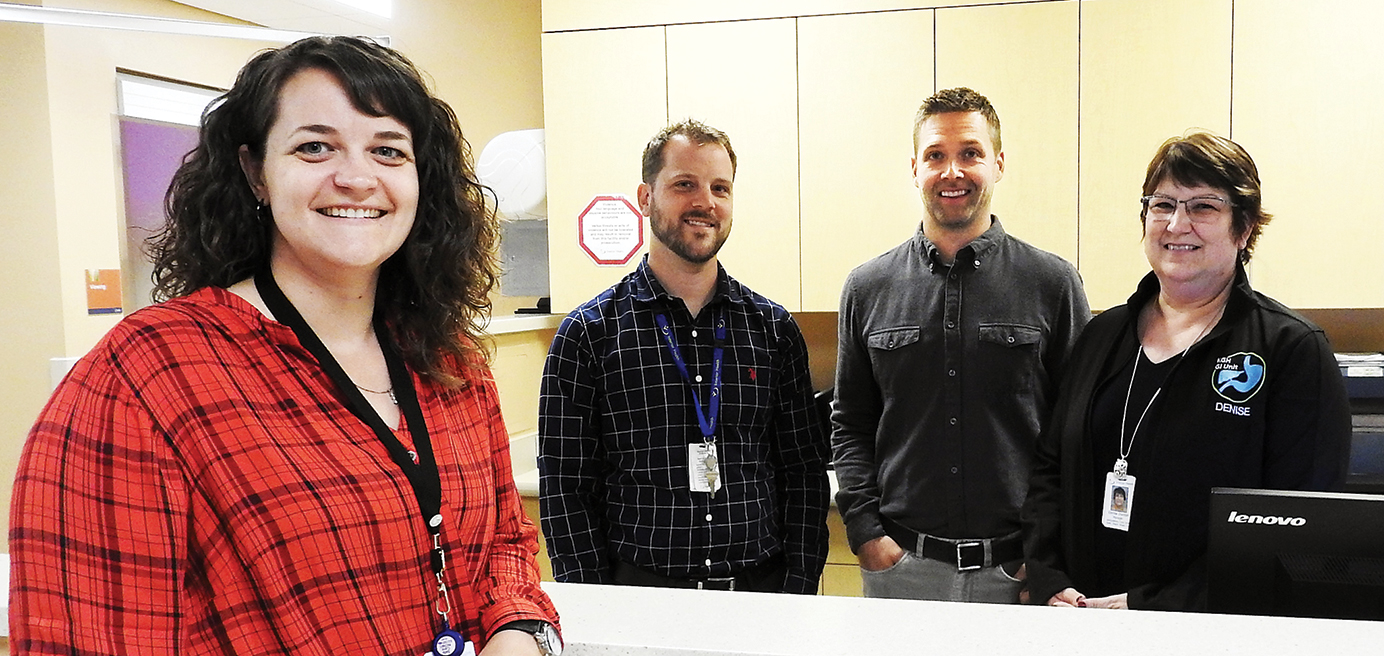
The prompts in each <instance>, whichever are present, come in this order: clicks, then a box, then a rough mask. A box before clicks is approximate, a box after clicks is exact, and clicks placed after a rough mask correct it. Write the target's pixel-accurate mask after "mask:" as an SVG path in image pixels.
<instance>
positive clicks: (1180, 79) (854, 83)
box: [544, 0, 1384, 312]
mask: <svg viewBox="0 0 1384 656" xmlns="http://www.w3.org/2000/svg"><path fill="white" fill-rule="evenodd" d="M559 4H562V3H559ZM828 4H830V6H831V7H833V8H834V7H836V5H835V4H831V3H828ZM935 4H937V3H921V2H920V3H915V4H911V5H909V6H910V7H912V6H920V5H921V6H924V7H927V6H932V5H935ZM974 4H977V3H971V2H955V3H951V5H952V6H948V7H943V8H936V9H933V8H918V9H910V8H908V7H904V6H900V7H898V9H899V10H891V11H871V10H870V9H869V8H860V9H841V10H840V11H836V10H835V9H831V10H830V11H829V10H828V9H827V8H826V7H827V5H820V6H819V5H813V8H809V7H806V6H802V8H801V11H800V12H799V13H797V14H796V15H797V16H798V17H796V18H794V17H786V18H767V17H766V16H767V15H766V16H761V15H759V14H756V13H754V12H755V11H758V10H759V9H763V10H764V11H769V9H766V7H767V5H766V6H765V7H759V8H758V9H752V8H746V9H744V12H745V15H739V14H736V15H734V16H731V17H727V16H722V15H721V14H719V13H718V14H714V15H713V17H712V18H708V19H706V20H726V21H728V22H703V23H691V24H677V25H669V26H667V27H666V28H665V27H641V28H621V29H605V30H599V29H592V30H587V31H572V32H549V33H548V34H545V35H544V66H545V70H544V73H545V75H544V78H545V102H546V112H547V116H548V119H547V120H548V123H547V127H548V140H549V216H550V219H549V221H550V235H551V252H552V255H551V265H552V270H553V271H555V272H560V275H559V276H555V277H554V280H553V283H552V287H553V298H554V303H553V306H554V309H555V310H556V311H565V310H566V309H569V308H570V307H572V306H574V305H575V304H577V303H580V302H582V301H585V300H586V299H588V298H590V297H591V296H593V295H594V294H595V293H597V292H599V291H600V290H601V289H603V288H604V287H606V286H608V285H609V284H610V283H611V282H613V281H614V280H615V279H616V278H618V277H619V275H620V274H622V273H623V272H624V270H623V269H622V270H609V269H601V268H598V267H596V266H595V265H593V264H591V263H590V261H589V260H588V259H586V257H585V255H584V254H583V253H582V252H581V250H580V249H579V248H578V247H577V246H576V243H575V242H576V238H575V217H576V215H577V213H579V212H580V210H581V209H582V207H579V205H582V206H584V203H585V202H588V201H589V200H590V198H591V197H592V196H593V195H596V194H605V193H612V192H619V193H625V194H633V193H634V188H635V186H636V185H637V184H638V155H639V152H640V151H641V149H642V147H643V144H644V143H645V141H647V139H648V138H649V136H650V135H652V134H653V133H654V131H656V130H657V129H658V128H659V127H660V126H662V125H664V124H665V123H666V122H667V121H668V120H669V119H673V120H677V119H681V118H683V117H686V116H694V117H696V118H700V119H703V120H705V121H706V122H708V123H710V124H711V125H714V126H716V127H719V128H722V129H724V130H726V131H727V133H728V134H729V135H730V137H731V140H732V142H733V143H734V144H735V145H736V149H737V151H738V153H739V155H740V168H739V173H738V175H737V180H736V202H735V218H736V221H735V226H734V230H733V233H732V236H731V238H730V241H729V242H727V245H726V247H725V249H724V251H723V261H724V262H725V264H726V266H727V268H728V269H729V270H730V271H731V273H732V274H733V275H735V276H736V277H738V278H740V279H742V280H743V281H744V282H745V283H746V284H748V285H749V286H750V287H752V288H754V289H755V290H756V291H759V292H761V293H763V294H765V295H767V296H769V297H770V298H772V299H774V300H775V301H777V302H779V303H781V304H783V305H784V306H785V307H788V308H789V309H790V310H802V311H825V312H831V311H835V310H836V309H837V306H838V302H839V296H840V289H841V283H842V282H843V281H844V279H845V276H846V274H847V273H848V272H849V271H850V270H851V269H852V268H854V267H856V266H858V265H859V264H861V263H863V262H865V261H866V260H868V259H870V258H871V257H874V256H875V255H878V254H880V253H882V252H884V251H885V250H887V249H889V248H891V247H893V246H894V245H897V244H898V243H900V242H902V241H903V240H904V239H906V238H907V237H908V235H909V234H911V233H912V231H913V230H914V229H915V227H916V226H917V224H918V221H919V220H920V219H921V206H920V203H919V201H918V197H917V190H916V188H914V186H913V184H912V179H911V176H910V173H909V167H908V160H909V158H910V157H911V156H912V143H911V140H912V135H911V130H912V120H911V119H912V115H913V113H914V112H915V111H916V109H917V107H918V105H919V103H921V102H922V100H924V99H925V98H926V97H927V96H928V95H930V94H931V93H933V92H934V91H935V90H936V89H938V88H946V87H952V86H969V87H971V88H974V89H976V90H977V91H979V92H981V93H983V94H985V95H986V96H988V97H989V98H990V99H991V100H992V102H994V104H995V106H996V108H997V110H998V111H999V113H1000V118H1001V121H1002V124H1003V126H1004V134H1003V137H1004V139H1003V140H1004V144H1003V148H1004V151H1005V175H1004V179H1003V180H1002V181H1001V182H1000V183H999V184H998V186H997V187H996V192H995V201H994V203H995V204H994V209H995V212H996V214H998V215H999V216H1000V217H1001V219H1002V220H1004V222H1005V226H1006V228H1007V229H1008V230H1009V231H1010V232H1011V233H1013V234H1015V235H1016V236H1018V237H1020V238H1022V239H1024V240H1026V241H1029V242H1030V243H1033V244H1034V245H1036V246H1038V247H1040V248H1043V249H1045V250H1049V251H1052V252H1054V253H1057V254H1058V255H1060V256H1062V257H1064V258H1066V259H1068V260H1069V261H1072V262H1073V263H1075V264H1076V265H1077V267H1078V268H1079V270H1080V271H1081V274H1082V277H1083V279H1084V281H1085V284H1086V291H1087V295H1088V297H1089V298H1090V302H1091V307H1092V308H1094V309H1097V310H1103V309H1106V308H1109V307H1111V306H1113V305H1116V304H1119V303H1123V302H1124V300H1125V299H1126V298H1127V297H1128V295H1129V294H1130V293H1131V292H1132V291H1133V289H1134V287H1135V284H1136V283H1137V281H1138V280H1139V278H1140V277H1142V276H1143V275H1144V274H1145V273H1146V272H1147V271H1148V262H1147V260H1146V258H1145V257H1144V254H1143V248H1142V244H1141V237H1142V231H1141V228H1140V224H1139V209H1140V207H1139V196H1140V195H1142V189H1141V186H1142V182H1143V177H1144V171H1145V168H1146V167H1147V165H1148V161H1149V159H1150V158H1151V157H1152V155H1153V153H1154V152H1155V150H1157V148H1158V146H1159V145H1160V144H1161V143H1162V142H1163V141H1164V140H1166V139H1168V138H1169V137H1172V136H1176V135H1181V134H1184V133H1186V132H1187V131H1188V130H1193V129H1202V130H1210V131H1212V132H1214V133H1217V134H1221V135H1229V136H1230V137H1231V138H1233V139H1235V140H1237V141H1239V142H1240V143H1242V144H1243V145H1244V146H1245V147H1246V148H1247V149H1248V150H1249V151H1250V153H1251V155H1253V156H1254V158H1255V160H1256V162H1258V163H1259V166H1260V172H1261V176H1262V178H1263V182H1264V188H1265V205H1266V207H1267V208H1268V210H1269V211H1270V212H1273V213H1274V214H1275V215H1276V217H1277V218H1276V219H1275V220H1274V222H1273V224H1272V225H1270V226H1268V228H1267V229H1266V231H1265V233H1264V237H1263V239H1262V240H1261V242H1260V244H1259V247H1258V252H1257V254H1256V256H1255V259H1254V262H1252V263H1251V267H1250V274H1251V280H1252V281H1253V282H1254V284H1255V286H1256V288H1258V289H1260V290H1262V291H1264V292H1266V293H1268V294H1270V295H1272V296H1274V297H1276V298H1278V299H1279V300H1281V301H1283V302H1284V303H1286V304H1288V305H1290V306H1293V307H1320V308H1347V307H1384V258H1380V257H1378V255H1377V252H1378V251H1379V250H1380V249H1381V247H1384V238H1381V236H1380V234H1381V232H1380V231H1379V230H1378V226H1379V224H1380V220H1379V218H1378V217H1377V210H1374V209H1373V205H1375V203H1373V202H1371V201H1372V199H1371V198H1369V197H1368V196H1367V194H1368V191H1369V190H1370V189H1372V183H1373V182H1374V180H1375V179H1376V178H1377V177H1379V176H1378V175H1376V173H1377V172H1378V170H1379V169H1380V166H1379V165H1377V164H1375V158H1374V157H1373V155H1374V154H1375V152H1377V151H1378V150H1380V148H1381V147H1384V127H1381V125H1378V124H1377V122H1372V121H1370V120H1369V118H1370V117H1371V116H1373V114H1374V113H1375V110H1376V109H1377V108H1378V107H1379V106H1380V105H1381V104H1382V103H1381V101H1384V86H1381V85H1380V84H1379V83H1378V80H1379V79H1380V78H1381V77H1384V40H1380V39H1378V38H1376V37H1375V36H1374V34H1373V33H1372V32H1371V31H1370V30H1371V28H1372V27H1373V26H1376V25H1378V24H1380V23H1381V20H1382V19H1384V8H1381V7H1379V6H1377V3H1360V2H1352V1H1350V0H1325V1H1323V2H1319V3H1300V2H1294V1H1293V0H1239V2H1232V0H1161V1H1160V2H1148V1H1146V0H1100V1H1099V2H1096V1H1079V0H1047V1H1038V2H1025V3H1013V4H1011V3H1005V2H996V3H986V4H985V5H984V6H969V5H974ZM958 5H967V6H958ZM603 6H604V7H606V10H608V12H616V13H619V12H620V11H621V10H620V9H619V8H618V7H616V6H615V5H612V4H610V3H606V4H605V5H603ZM727 7H729V5H727V6H726V7H721V8H720V9H718V10H717V11H721V12H722V13H724V12H725V11H732V10H731V9H728V8H727ZM757 7H758V5H757ZM773 7H774V8H773V11H774V12H790V11H797V10H790V9H787V8H786V7H788V5H779V4H775V5H774V6H773ZM862 7H863V6H862ZM547 10H548V8H547V7H546V5H545V12H546V11H547ZM629 11H630V12H633V13H631V14H630V15H631V16H632V15H634V13H638V12H636V11H635V10H633V9H631V10H629ZM641 11H642V10H641ZM732 13H734V12H733V11H732ZM771 13H772V12H771ZM660 15H662V14H660ZM775 15H785V14H782V13H779V14H775ZM786 15H788V16H792V15H794V14H792V13H789V14H786ZM627 17H628V16H627ZM732 18H739V19H753V20H731V19H732ZM631 20H633V19H631ZM620 24H625V23H624V22H623V21H615V22H614V23H612V25H620ZM549 29H551V28H549ZM665 34H666V38H665ZM1232 37H1233V38H1232ZM1232 73H1233V74H1232ZM1232 97H1233V101H1234V102H1233V103H1232ZM1309 134H1310V135H1312V138H1314V140H1322V139H1323V137H1319V136H1317V135H1322V134H1325V135H1330V137H1326V138H1331V139H1332V143H1331V144H1330V145H1329V146H1325V147H1320V148H1315V149H1313V148H1310V147H1306V146H1304V145H1303V144H1302V141H1303V139H1304V135H1309ZM1319 153H1320V154H1319ZM1323 163H1330V164H1331V165H1332V166H1329V167H1328V166H1323V165H1322V164H1323ZM1310 174H1316V175H1317V176H1318V177H1321V178H1323V180H1322V181H1321V182H1318V183H1317V184H1318V185H1319V186H1321V187H1322V188H1323V189H1325V190H1326V191H1325V193H1319V194H1308V193H1305V192H1303V191H1301V190H1302V189H1303V188H1305V187H1306V185H1305V184H1302V183H1297V182H1298V181H1297V178H1299V177H1302V176H1304V175H1310ZM1314 182H1315V181H1314ZM1294 183H1297V184H1294Z"/></svg>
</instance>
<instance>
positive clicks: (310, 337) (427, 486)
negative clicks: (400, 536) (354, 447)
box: [255, 267, 442, 569]
mask: <svg viewBox="0 0 1384 656" xmlns="http://www.w3.org/2000/svg"><path fill="white" fill-rule="evenodd" d="M255 288H256V289H257V290H259V294H260V298H262V299H264V305H265V306H266V307H268V308H269V311H270V312H271V313H273V314H274V318H275V319H277V320H278V321H279V322H280V323H283V324H285V325H287V326H288V327H289V328H292V329H293V334H295V335H297V336H298V341H300V342H302V343H303V346H304V347H305V348H307V350H308V353H311V354H312V356H313V357H314V358H317V362H318V363H319V364H321V365H322V369H323V370H324V371H325V372H326V374H327V377H328V378H331V380H332V382H333V383H335V384H336V386H337V389H339V390H340V391H341V393H342V395H344V396H345V397H346V401H347V403H346V406H347V407H348V408H350V409H351V413H352V414H354V415H355V416H356V417H357V418H359V419H360V420H361V421H363V422H365V424H366V425H367V426H369V427H370V428H372V429H373V430H374V431H375V435H376V436H378V437H379V438H380V441H381V442H383V443H384V446H385V449H386V450H388V451H389V457H390V459H392V460H393V461H394V464H396V465H398V466H399V469H400V470H402V471H403V472H404V476H405V477H407V478H408V482H409V485H410V486H411V487H412V488H413V495H414V497H416V498H417V499H418V508H419V510H420V511H421V512H422V517H423V523H424V524H425V525H426V526H427V528H428V532H429V533H431V534H432V535H433V536H434V537H436V536H437V534H438V533H439V532H440V531H441V530H442V515H441V508H442V479H441V476H440V475H439V474H438V471H437V460H436V459H435V458H434V457H433V449H432V441H431V440H430V439H429V438H428V427H427V424H425V423H424V422H423V410H422V408H421V407H419V405H418V394H417V392H415V391H414V389H413V376H412V375H411V374H409V372H408V367H406V366H405V365H404V357H403V355H402V354H400V353H399V349H398V347H397V346H396V345H395V344H394V341H393V340H391V339H390V338H389V330H388V327H387V326H386V325H385V323H384V320H383V319H381V318H380V316H379V315H376V316H375V319H374V321H375V336H376V339H378V340H379V343H380V350H382V351H383V352H384V361H385V364H386V366H388V367H389V382H390V384H391V385H393V386H394V394H395V397H396V398H397V399H398V402H399V410H400V411H401V412H403V414H404V420H405V421H406V422H407V423H408V430H409V433H410V434H412V435H413V445H414V446H413V448H414V449H416V450H417V452H418V464H414V462H413V458H412V457H411V456H410V455H409V452H408V449H407V448H406V447H405V446H404V445H403V443H401V442H399V439H398V438H396V437H395V436H394V431H392V430H390V429H389V427H388V426H385V425H384V420H383V419H380V415H379V413H377V412H375V409H374V408H373V407H371V405H370V403H369V402H368V401H366V400H365V396H364V395H363V394H361V393H360V390H359V389H357V388H356V385H355V383H354V382H352V381H351V377H350V376H347V375H346V371H345V370H343V369H342V368H341V364H340V363H338V362H337V361H336V358H335V357H333V356H332V353H331V351H328V350H327V347H326V345H324V344H323V343H322V340H321V339H320V338H319V337H318V336H317V333H315V332H313V330H312V326H309V325H308V322H307V321H305V320H304V319H303V315H301V314H299V313H298V309H297V308H295V307H293V303H291V302H290V301H289V300H288V297H287V296H284V293H283V290H281V289H279V285H278V283H276V282H274V274H273V273H271V272H270V271H269V268H268V267H265V269H264V270H263V271H261V272H259V273H258V274H256V275H255ZM440 558H441V554H434V555H433V562H434V569H440V568H439V567H437V565H436V563H438V561H439V559H440Z"/></svg>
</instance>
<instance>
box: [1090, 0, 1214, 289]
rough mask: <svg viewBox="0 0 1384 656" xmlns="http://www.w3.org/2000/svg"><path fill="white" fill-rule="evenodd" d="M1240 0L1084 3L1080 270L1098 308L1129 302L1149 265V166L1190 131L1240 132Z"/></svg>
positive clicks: (1139, 0) (1106, 0)
mask: <svg viewBox="0 0 1384 656" xmlns="http://www.w3.org/2000/svg"><path fill="white" fill-rule="evenodd" d="M1230 4H1231V3H1230V0H1163V1H1161V2H1146V1H1144V0H1102V1H1101V2H1083V3H1082V7H1081V134H1080V146H1079V152H1080V160H1079V161H1080V166H1079V171H1080V181H1081V182H1080V185H1079V189H1080V194H1079V213H1078V216H1079V217H1080V225H1079V227H1078V235H1079V239H1078V243H1079V251H1078V254H1077V261H1078V267H1079V268H1080V270H1081V276H1082V279H1083V280H1084V281H1085V283H1086V295H1087V297H1088V298H1089V299H1090V301H1091V308H1092V309H1095V310H1104V309H1106V308H1109V307H1111V306H1113V305H1118V304H1120V303H1123V302H1124V301H1125V299H1127V298H1128V297H1129V295H1130V294H1131V293H1133V292H1134V287H1135V285H1136V284H1137V283H1138V281H1139V279H1140V278H1141V277H1143V276H1144V274H1146V273H1148V271H1149V264H1148V259H1147V258H1145V257H1144V251H1143V245H1142V242H1141V239H1142V237H1143V231H1142V228H1141V227H1140V224H1139V210H1140V205H1139V197H1140V196H1141V195H1143V192H1142V187H1143V183H1144V172H1145V170H1146V169H1147V167H1148V163H1149V159H1150V158H1152V157H1153V153H1154V152H1155V151H1157V150H1158V146H1159V145H1160V144H1162V143H1163V142H1164V141H1165V140H1167V139H1168V138H1169V137H1172V136H1176V135H1180V134H1182V133H1184V132H1185V131H1187V130H1188V129H1189V128H1202V129H1207V130H1211V131H1212V132H1215V133H1217V134H1221V135H1227V134H1229V133H1230V37H1231V24H1230Z"/></svg>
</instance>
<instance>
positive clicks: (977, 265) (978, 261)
mask: <svg viewBox="0 0 1384 656" xmlns="http://www.w3.org/2000/svg"><path fill="white" fill-rule="evenodd" d="M976 267H977V268H979V267H980V260H976Z"/></svg>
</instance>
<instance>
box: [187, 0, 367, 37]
mask: <svg viewBox="0 0 1384 656" xmlns="http://www.w3.org/2000/svg"><path fill="white" fill-rule="evenodd" d="M179 2H180V3H181V4H185V5H188V6H190V7H196V8H198V9H205V10H207V11H210V12H215V13H218V14H221V15H223V16H230V17H232V18H239V19H240V20H244V21H249V22H251V23H255V24H257V25H263V26H265V27H272V28H275V29H280V30H295V31H302V32H321V33H325V34H349V35H362V36H386V35H388V34H389V33H390V25H391V22H390V19H388V18H385V17H383V16H377V15H375V14H372V13H370V12H367V11H362V10H360V9H356V8H354V7H350V6H347V5H344V4H342V3H340V2H335V1H334V0H179Z"/></svg>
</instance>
